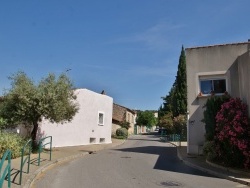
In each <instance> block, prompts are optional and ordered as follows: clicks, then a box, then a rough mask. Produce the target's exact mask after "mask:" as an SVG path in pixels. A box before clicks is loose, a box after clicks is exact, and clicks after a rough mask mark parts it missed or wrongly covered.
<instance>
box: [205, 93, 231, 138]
mask: <svg viewBox="0 0 250 188" xmlns="http://www.w3.org/2000/svg"><path fill="white" fill-rule="evenodd" d="M229 99H230V96H229V95H223V96H211V97H210V98H208V99H207V101H206V104H205V105H204V107H203V108H205V110H204V112H203V116H204V118H203V120H202V122H203V123H205V129H206V134H205V138H206V140H208V141H212V140H213V139H214V136H215V126H216V120H215V117H216V114H217V112H218V111H219V110H220V109H221V105H222V104H223V103H224V102H226V101H229Z"/></svg>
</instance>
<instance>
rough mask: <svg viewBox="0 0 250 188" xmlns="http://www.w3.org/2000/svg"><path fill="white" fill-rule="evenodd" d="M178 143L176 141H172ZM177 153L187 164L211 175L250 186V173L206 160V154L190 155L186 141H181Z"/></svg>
mask: <svg viewBox="0 0 250 188" xmlns="http://www.w3.org/2000/svg"><path fill="white" fill-rule="evenodd" d="M172 144H174V145H176V143H172ZM177 155H178V158H179V159H180V160H182V161H183V162H184V163H185V164H186V165H188V166H191V167H193V168H196V169H199V170H201V171H204V172H207V173H209V174H211V175H214V176H217V177H220V178H225V179H228V180H230V181H234V182H238V183H241V184H245V185H248V186H250V173H249V172H244V171H241V170H236V169H230V168H225V167H222V166H219V165H216V164H213V163H210V162H207V161H206V158H205V156H200V155H188V154H187V146H186V143H185V142H184V143H181V146H177Z"/></svg>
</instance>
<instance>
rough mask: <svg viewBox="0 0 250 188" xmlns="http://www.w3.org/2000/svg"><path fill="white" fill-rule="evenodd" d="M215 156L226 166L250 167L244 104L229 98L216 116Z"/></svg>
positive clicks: (248, 139)
mask: <svg viewBox="0 0 250 188" xmlns="http://www.w3.org/2000/svg"><path fill="white" fill-rule="evenodd" d="M215 132H216V137H215V144H216V154H217V157H218V159H219V160H220V161H222V162H223V163H224V164H225V165H227V166H236V167H243V166H244V167H245V168H249V167H250V127H249V121H248V112H247V106H246V104H244V103H242V101H241V100H240V99H239V98H231V99H230V100H229V101H228V102H226V103H224V104H223V105H222V106H221V110H220V111H219V112H218V113H217V115H216V129H215Z"/></svg>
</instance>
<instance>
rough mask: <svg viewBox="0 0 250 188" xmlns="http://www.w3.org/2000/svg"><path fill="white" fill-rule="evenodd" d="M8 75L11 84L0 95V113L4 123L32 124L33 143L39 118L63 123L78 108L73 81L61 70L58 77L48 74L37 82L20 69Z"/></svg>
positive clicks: (69, 118)
mask: <svg viewBox="0 0 250 188" xmlns="http://www.w3.org/2000/svg"><path fill="white" fill-rule="evenodd" d="M9 79H10V80H11V85H12V87H11V89H10V90H9V91H7V92H6V93H5V94H4V96H3V102H2V103H1V106H0V117H2V118H4V119H5V120H6V121H7V124H8V125H19V124H24V125H29V126H33V130H32V132H31V138H32V140H33V144H34V146H35V145H36V141H35V140H36V134H37V130H38V124H39V122H41V121H42V119H47V120H49V121H50V122H52V123H54V122H55V123H64V122H67V121H71V120H72V118H73V117H74V115H75V114H76V112H77V111H78V105H77V103H75V99H76V95H75V94H74V91H73V84H72V82H71V81H70V79H69V78H68V77H67V76H66V75H65V74H61V75H59V76H58V78H57V77H56V76H55V75H54V74H49V75H48V76H47V77H46V78H44V79H42V80H41V81H40V82H39V83H38V84H37V85H36V84H35V83H34V81H32V80H31V79H30V78H28V77H27V75H26V74H25V73H24V72H17V73H16V74H13V75H12V76H10V77H9Z"/></svg>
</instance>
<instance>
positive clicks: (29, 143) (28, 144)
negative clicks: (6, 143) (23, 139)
mask: <svg viewBox="0 0 250 188" xmlns="http://www.w3.org/2000/svg"><path fill="white" fill-rule="evenodd" d="M31 144H32V140H31V139H30V140H28V142H27V143H26V144H25V145H24V146H23V148H22V156H21V166H20V178H19V185H21V184H22V175H23V166H24V164H25V163H26V161H27V160H28V166H27V173H29V170H30V153H31ZM26 146H28V151H29V152H28V156H26V157H25V159H23V156H24V153H25V151H26V150H25V149H26Z"/></svg>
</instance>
